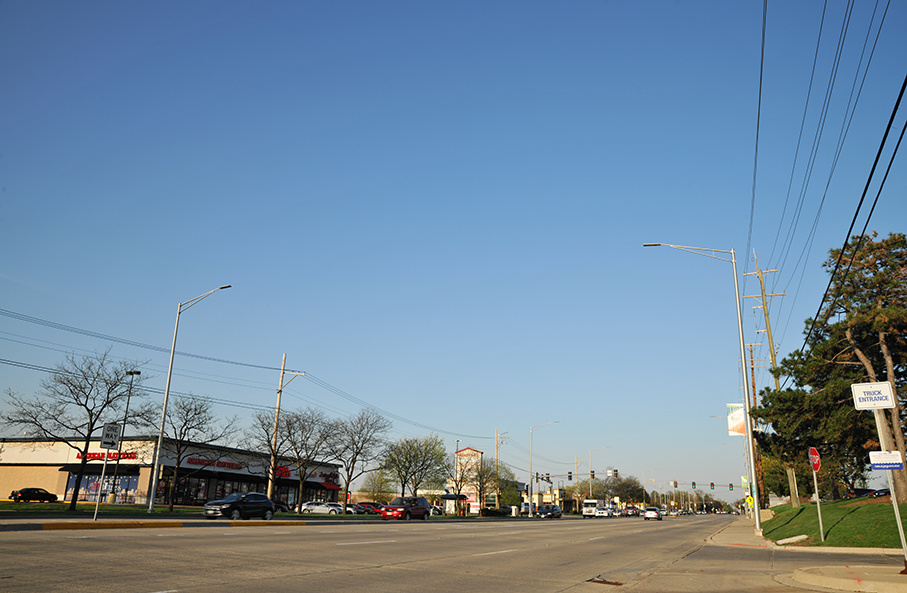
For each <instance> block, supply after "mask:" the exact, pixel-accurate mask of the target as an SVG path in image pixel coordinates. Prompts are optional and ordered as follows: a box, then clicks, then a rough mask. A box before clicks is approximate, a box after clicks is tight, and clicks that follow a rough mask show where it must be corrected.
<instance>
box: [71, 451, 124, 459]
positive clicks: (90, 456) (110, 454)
mask: <svg viewBox="0 0 907 593" xmlns="http://www.w3.org/2000/svg"><path fill="white" fill-rule="evenodd" d="M117 458H119V459H138V458H139V455H138V453H136V452H135V451H123V453H122V454H119V455H118V454H117V452H116V451H110V452H108V453H107V459H111V460H112V459H117ZM76 459H82V452H81V451H80V452H78V453H76ZM87 459H88V461H104V454H103V453H89V454H88V457H87Z"/></svg>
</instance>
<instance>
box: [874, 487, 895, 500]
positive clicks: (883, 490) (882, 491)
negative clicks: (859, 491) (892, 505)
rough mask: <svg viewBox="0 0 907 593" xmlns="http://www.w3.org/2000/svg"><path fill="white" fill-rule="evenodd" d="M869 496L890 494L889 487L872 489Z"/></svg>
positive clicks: (875, 496)
mask: <svg viewBox="0 0 907 593" xmlns="http://www.w3.org/2000/svg"><path fill="white" fill-rule="evenodd" d="M869 496H871V497H872V498H879V497H881V496H891V489H890V488H880V489H879V490H876V491H874V492H873V493H872V494H870V495H869Z"/></svg>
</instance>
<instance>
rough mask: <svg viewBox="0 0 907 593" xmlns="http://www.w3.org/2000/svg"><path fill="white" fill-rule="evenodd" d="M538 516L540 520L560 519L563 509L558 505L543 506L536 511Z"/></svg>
mask: <svg viewBox="0 0 907 593" xmlns="http://www.w3.org/2000/svg"><path fill="white" fill-rule="evenodd" d="M536 516H537V517H538V518H539V519H560V517H561V507H559V506H557V505H556V504H543V505H542V506H540V507H539V508H538V510H537V511H536Z"/></svg>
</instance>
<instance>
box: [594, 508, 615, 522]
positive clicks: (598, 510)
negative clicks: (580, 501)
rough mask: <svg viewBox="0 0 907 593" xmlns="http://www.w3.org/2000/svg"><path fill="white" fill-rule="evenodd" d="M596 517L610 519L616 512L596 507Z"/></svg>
mask: <svg viewBox="0 0 907 593" xmlns="http://www.w3.org/2000/svg"><path fill="white" fill-rule="evenodd" d="M595 516H596V518H599V517H605V518H608V519H610V518H611V517H613V516H614V511H613V510H611V509H610V508H609V507H596V508H595Z"/></svg>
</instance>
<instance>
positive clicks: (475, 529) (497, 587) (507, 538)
mask: <svg viewBox="0 0 907 593" xmlns="http://www.w3.org/2000/svg"><path fill="white" fill-rule="evenodd" d="M732 520H734V519H733V518H731V517H722V516H706V517H678V518H667V519H665V520H664V521H643V520H641V519H596V520H582V519H566V518H565V519H561V520H557V519H553V520H538V521H501V522H478V521H473V522H443V521H428V522H423V521H414V522H402V521H395V522H387V523H380V522H377V523H359V522H349V523H344V524H338V525H328V524H320V525H319V524H317V523H314V524H313V523H309V524H308V525H305V526H303V525H294V526H282V525H273V524H267V523H263V524H259V525H256V526H251V525H249V526H246V525H243V526H242V527H226V526H224V527H221V526H217V527H214V526H212V527H211V528H206V527H195V528H178V529H157V528H151V529H130V530H94V531H35V532H14V533H0V591H16V592H22V593H31V592H46V591H67V592H73V593H78V592H81V591H91V592H97V591H114V592H118V593H161V592H165V591H166V592H176V591H179V592H186V593H190V592H191V593H202V592H204V593H220V592H223V593H236V592H238V591H255V592H274V593H283V592H291V591H292V592H299V591H311V592H322V591H325V592H326V591H338V590H339V591H369V592H375V593H383V592H388V593H391V592H393V593H407V592H410V591H412V592H419V593H424V592H426V591H427V592H431V593H442V592H447V591H450V592H457V593H492V592H495V593H497V592H503V591H519V592H520V593H534V592H545V593H549V592H555V591H577V592H586V591H595V592H598V593H602V592H603V591H605V592H606V591H608V590H613V589H620V590H623V591H628V590H632V591H639V592H649V591H651V592H653V593H654V592H659V593H666V592H687V591H689V592H692V591H697V592H699V591H714V592H721V591H729V592H730V591H734V592H750V591H751V592H759V593H764V592H776V591H777V592H782V591H786V592H790V591H792V590H796V589H792V588H791V587H793V586H795V585H790V586H789V585H788V584H784V582H783V577H782V579H781V580H780V581H779V579H778V578H777V577H778V575H783V573H790V572H793V570H794V568H797V567H800V566H803V565H804V563H806V564H808V563H809V562H812V561H813V558H811V555H810V554H806V555H803V554H797V555H791V554H776V553H773V552H772V551H771V550H765V549H758V550H757V549H751V548H742V547H731V546H718V545H714V544H710V543H709V541H708V538H709V536H710V535H712V534H713V533H715V532H716V531H718V530H720V529H722V528H723V527H724V526H725V525H727V524H728V523H729V522H730V521H732ZM212 523H214V522H212ZM816 558H817V559H818V558H821V553H817V556H816ZM861 561H862V562H864V563H865V558H864V559H861ZM819 563H821V562H819Z"/></svg>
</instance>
